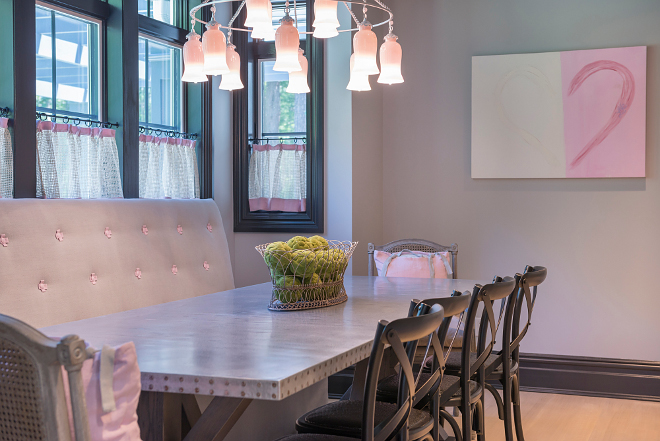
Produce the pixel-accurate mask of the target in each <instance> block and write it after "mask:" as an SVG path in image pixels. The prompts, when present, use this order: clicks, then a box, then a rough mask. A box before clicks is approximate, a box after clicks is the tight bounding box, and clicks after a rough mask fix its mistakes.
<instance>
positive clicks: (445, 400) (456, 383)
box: [440, 375, 483, 407]
mask: <svg viewBox="0 0 660 441" xmlns="http://www.w3.org/2000/svg"><path fill="white" fill-rule="evenodd" d="M460 380H461V379H460V378H459V377H455V376H453V375H445V376H444V377H442V382H443V383H444V382H445V381H446V382H447V384H449V385H450V386H449V387H447V388H445V389H444V390H443V391H441V394H440V406H441V407H445V406H447V407H449V406H460V405H461V401H462V398H461V392H462V390H461V387H460ZM469 384H470V404H474V403H476V402H477V401H478V400H479V399H481V394H482V393H483V388H482V387H481V385H480V384H479V383H477V382H476V381H472V380H470V383H469Z"/></svg>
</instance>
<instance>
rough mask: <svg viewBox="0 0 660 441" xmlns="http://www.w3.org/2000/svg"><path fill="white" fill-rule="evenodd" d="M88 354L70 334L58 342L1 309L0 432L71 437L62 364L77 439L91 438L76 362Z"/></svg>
mask: <svg viewBox="0 0 660 441" xmlns="http://www.w3.org/2000/svg"><path fill="white" fill-rule="evenodd" d="M87 357H88V354H87V351H86V349H85V342H84V341H83V340H81V339H80V338H78V336H75V335H69V336H67V337H64V338H63V339H62V340H61V341H59V342H57V341H54V340H51V339H49V338H48V337H46V336H45V335H43V334H42V333H41V332H39V331H38V330H36V329H34V328H33V327H31V326H29V325H27V324H25V323H23V322H21V321H19V320H16V319H14V318H12V317H9V316H6V315H1V314H0V402H2V405H1V406H0V407H2V412H0V435H1V436H0V438H2V439H7V440H13V441H24V440H25V441H28V440H30V441H32V440H44V441H46V440H47V441H71V430H70V428H69V414H68V411H67V404H66V398H65V393H64V386H63V378H62V366H64V368H65V369H66V371H67V373H68V379H69V389H70V396H71V407H72V410H73V425H74V432H75V435H76V440H77V441H87V440H89V439H90V432H89V423H88V420H87V408H86V406H85V394H84V389H83V380H82V374H81V372H80V368H81V367H82V364H83V361H85V360H86V359H87Z"/></svg>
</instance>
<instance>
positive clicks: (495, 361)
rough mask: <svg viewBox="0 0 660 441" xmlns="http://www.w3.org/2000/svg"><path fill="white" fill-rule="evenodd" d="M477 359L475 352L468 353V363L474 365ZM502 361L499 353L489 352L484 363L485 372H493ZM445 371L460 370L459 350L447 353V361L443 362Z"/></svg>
mask: <svg viewBox="0 0 660 441" xmlns="http://www.w3.org/2000/svg"><path fill="white" fill-rule="evenodd" d="M476 361H477V354H476V353H475V352H472V353H470V365H471V366H472V365H474V363H475V362H476ZM501 364H502V362H501V360H500V355H499V354H490V355H489V356H488V358H487V359H486V362H485V363H484V366H485V368H486V374H489V373H491V372H493V371H494V370H495V369H497V367H498V366H499V365H501ZM445 366H446V368H447V372H460V371H461V352H460V351H456V352H453V351H452V353H451V354H449V357H447V362H446V363H445Z"/></svg>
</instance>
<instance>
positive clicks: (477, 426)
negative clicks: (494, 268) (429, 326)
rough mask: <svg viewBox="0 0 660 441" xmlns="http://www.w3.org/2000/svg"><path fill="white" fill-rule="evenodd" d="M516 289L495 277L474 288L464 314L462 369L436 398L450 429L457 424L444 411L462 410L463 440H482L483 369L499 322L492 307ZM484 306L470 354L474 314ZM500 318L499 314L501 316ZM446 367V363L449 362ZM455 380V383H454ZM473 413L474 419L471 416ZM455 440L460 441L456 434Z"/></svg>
mask: <svg viewBox="0 0 660 441" xmlns="http://www.w3.org/2000/svg"><path fill="white" fill-rule="evenodd" d="M515 287H516V281H515V280H514V279H513V278H512V277H504V278H499V277H496V278H495V281H494V282H493V283H490V284H488V285H483V286H481V285H475V286H474V289H473V290H472V296H471V299H470V306H469V307H468V310H467V314H466V315H467V317H466V319H465V329H464V334H463V335H464V344H463V347H462V348H461V352H460V360H461V369H460V372H459V373H458V376H454V375H445V381H446V382H447V384H448V385H449V384H451V386H448V387H447V388H446V390H445V391H444V392H443V393H442V394H441V395H440V397H439V406H440V408H441V414H442V416H443V417H444V418H445V419H447V421H448V422H449V423H450V424H451V426H452V428H455V426H456V423H455V421H454V418H453V417H452V416H451V415H449V413H448V412H446V411H444V408H445V407H458V408H459V409H460V410H461V420H462V424H461V426H462V434H463V438H464V439H469V438H470V433H471V430H472V429H474V430H475V431H476V432H477V436H478V437H479V439H480V440H483V439H484V413H483V394H484V386H483V385H484V383H485V378H486V366H487V365H488V362H489V360H492V359H493V357H496V355H494V354H493V353H492V352H493V347H494V345H495V337H496V334H497V328H498V322H499V320H498V319H496V316H495V312H494V310H493V305H494V304H495V302H496V301H498V300H502V299H504V298H506V297H507V296H510V295H511V293H512V292H513V291H514V288H515ZM481 305H483V311H482V314H481V319H480V320H479V336H478V337H477V350H476V352H473V351H471V350H470V347H471V346H472V345H471V340H472V339H473V338H475V333H474V328H475V327H476V324H477V311H478V310H479V307H480V306H481ZM500 317H501V314H500ZM451 357H452V354H450V357H449V358H448V360H447V363H449V359H450V358H451ZM457 379H458V381H457ZM473 412H474V414H475V415H474V419H473V417H472V413H473ZM454 433H455V434H456V435H457V436H456V439H457V440H459V439H460V438H459V437H458V433H457V432H456V430H455V429H454Z"/></svg>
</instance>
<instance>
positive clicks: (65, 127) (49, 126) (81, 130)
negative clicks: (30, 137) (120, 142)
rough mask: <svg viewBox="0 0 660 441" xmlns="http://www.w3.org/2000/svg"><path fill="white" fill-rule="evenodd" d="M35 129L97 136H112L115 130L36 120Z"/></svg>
mask: <svg viewBox="0 0 660 441" xmlns="http://www.w3.org/2000/svg"><path fill="white" fill-rule="evenodd" d="M37 130H39V131H42V132H46V131H53V132H56V133H57V132H59V133H62V132H69V133H72V134H74V135H80V136H97V137H99V138H114V137H115V134H116V132H115V130H114V129H101V128H99V127H95V128H91V127H78V126H74V125H73V124H56V123H53V122H52V121H37Z"/></svg>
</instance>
